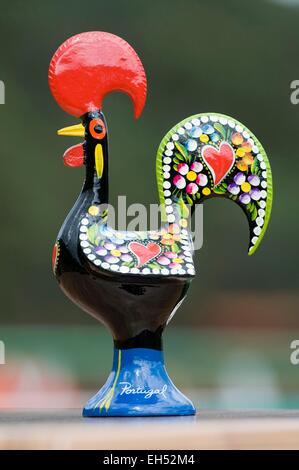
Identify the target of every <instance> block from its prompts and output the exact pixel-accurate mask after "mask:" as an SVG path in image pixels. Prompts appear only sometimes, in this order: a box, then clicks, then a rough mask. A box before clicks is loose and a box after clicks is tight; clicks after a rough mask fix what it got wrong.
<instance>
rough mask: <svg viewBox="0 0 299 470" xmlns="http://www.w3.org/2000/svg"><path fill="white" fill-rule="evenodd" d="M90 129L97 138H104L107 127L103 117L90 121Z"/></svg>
mask: <svg viewBox="0 0 299 470" xmlns="http://www.w3.org/2000/svg"><path fill="white" fill-rule="evenodd" d="M89 131H90V134H91V135H92V137H94V138H95V139H103V138H104V137H105V135H106V127H105V124H104V122H103V121H102V119H93V120H92V121H90V124H89Z"/></svg>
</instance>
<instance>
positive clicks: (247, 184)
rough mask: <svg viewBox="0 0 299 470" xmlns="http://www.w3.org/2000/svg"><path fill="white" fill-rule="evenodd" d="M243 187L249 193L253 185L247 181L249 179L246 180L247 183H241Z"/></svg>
mask: <svg viewBox="0 0 299 470" xmlns="http://www.w3.org/2000/svg"><path fill="white" fill-rule="evenodd" d="M241 189H242V191H243V192H244V193H249V191H250V190H251V185H250V184H249V183H247V181H245V183H242V184H241Z"/></svg>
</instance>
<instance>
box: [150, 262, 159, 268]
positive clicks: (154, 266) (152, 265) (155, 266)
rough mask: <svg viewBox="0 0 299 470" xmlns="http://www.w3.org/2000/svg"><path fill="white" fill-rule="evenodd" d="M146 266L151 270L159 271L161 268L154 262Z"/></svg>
mask: <svg viewBox="0 0 299 470" xmlns="http://www.w3.org/2000/svg"><path fill="white" fill-rule="evenodd" d="M147 266H148V267H149V268H151V269H161V266H160V265H159V264H158V263H155V262H154V263H149V264H148V265H147Z"/></svg>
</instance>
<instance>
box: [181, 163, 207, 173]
mask: <svg viewBox="0 0 299 470" xmlns="http://www.w3.org/2000/svg"><path fill="white" fill-rule="evenodd" d="M202 169H203V166H202V164H201V163H200V162H193V163H192V164H191V166H190V170H192V171H195V173H199V172H200V171H201V170H202ZM185 174H187V173H185Z"/></svg>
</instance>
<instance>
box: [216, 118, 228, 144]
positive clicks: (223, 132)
mask: <svg viewBox="0 0 299 470" xmlns="http://www.w3.org/2000/svg"><path fill="white" fill-rule="evenodd" d="M214 127H215V129H216V130H217V131H218V132H219V133H220V134H221V135H222V137H223V140H226V131H225V127H224V126H223V125H222V124H220V122H215V124H214Z"/></svg>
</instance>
